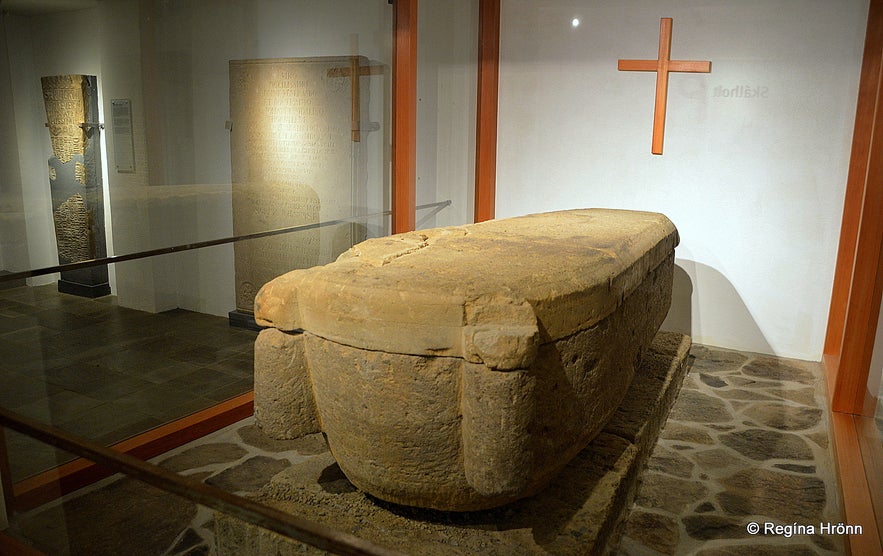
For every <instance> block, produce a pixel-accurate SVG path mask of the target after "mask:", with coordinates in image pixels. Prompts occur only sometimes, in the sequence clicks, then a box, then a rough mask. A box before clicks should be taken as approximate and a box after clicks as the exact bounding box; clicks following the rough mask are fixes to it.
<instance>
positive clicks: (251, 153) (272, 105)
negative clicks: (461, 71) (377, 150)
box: [230, 56, 368, 314]
mask: <svg viewBox="0 0 883 556" xmlns="http://www.w3.org/2000/svg"><path fill="white" fill-rule="evenodd" d="M351 60H352V58H351V57H348V56H340V57H321V58H280V59H268V60H232V61H231V62H230V115H231V120H232V129H231V134H230V151H231V162H232V176H233V233H234V234H235V235H243V234H249V233H254V232H261V231H267V230H275V229H280V228H286V227H290V226H297V225H302V224H316V223H318V222H320V221H327V220H334V219H338V218H347V217H350V216H352V215H353V214H354V213H353V198H354V193H355V189H354V188H355V186H354V184H356V183H359V182H360V176H364V174H365V171H364V168H363V165H364V158H363V157H359V156H355V157H354V155H353V153H354V150H355V148H356V147H354V143H353V142H352V136H351V122H352V113H353V110H352V107H353V104H354V102H356V103H359V104H360V105H367V102H368V87H358V88H357V91H356V94H357V96H358V98H356V99H355V100H354V98H353V87H352V82H351V79H350V77H349V74H348V73H347V74H346V75H341V72H340V69H341V68H346V69H347V70H348V69H349V68H350V64H351ZM359 61H360V65H366V64H367V60H366V59H362V58H359ZM330 70H333V71H330ZM356 229H357V228H355V227H354V226H352V225H350V224H343V225H340V226H334V227H329V228H322V229H319V228H316V229H312V230H308V231H300V232H295V233H289V234H284V235H278V236H273V237H270V238H262V239H256V240H249V241H245V242H238V243H236V244H235V245H234V253H235V271H236V308H237V311H239V312H241V313H246V314H251V313H252V309H253V304H254V296H255V294H256V293H257V290H258V289H260V287H261V286H262V285H263V284H264V283H266V282H268V281H269V280H271V279H273V278H275V277H276V276H278V275H280V274H283V273H285V272H287V271H289V270H292V269H296V268H307V267H311V266H315V265H317V264H324V263H327V262H330V261H332V260H334V258H336V257H337V255H339V254H340V253H342V252H343V251H345V250H346V249H348V248H349V247H350V246H352V244H353V243H354V242H357V241H361V240H362V239H364V238H363V237H354V236H356V235H360V234H358V233H357V232H354V230H356Z"/></svg>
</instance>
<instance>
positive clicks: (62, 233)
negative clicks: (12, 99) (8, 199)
mask: <svg viewBox="0 0 883 556" xmlns="http://www.w3.org/2000/svg"><path fill="white" fill-rule="evenodd" d="M40 81H41V85H42V87H43V103H44V106H45V107H46V123H47V126H48V128H49V139H50V141H51V143H52V156H51V157H50V158H49V162H48V176H49V188H50V191H51V195H52V213H53V214H52V215H53V220H54V223H55V239H56V243H57V246H58V262H59V264H68V263H75V262H80V261H86V260H90V259H96V258H101V257H104V256H106V254H107V247H106V244H105V234H104V196H103V192H102V180H101V146H100V141H99V133H100V128H99V123H98V87H97V81H96V78H95V76H92V75H55V76H51V77H43V78H42V79H41V80H40ZM58 290H59V291H61V292H65V293H71V294H75V295H82V296H85V297H98V296H102V295H107V294H109V293H110V284H109V283H108V277H107V266H95V267H91V268H81V269H77V270H67V271H64V272H62V273H61V279H60V280H59V282H58Z"/></svg>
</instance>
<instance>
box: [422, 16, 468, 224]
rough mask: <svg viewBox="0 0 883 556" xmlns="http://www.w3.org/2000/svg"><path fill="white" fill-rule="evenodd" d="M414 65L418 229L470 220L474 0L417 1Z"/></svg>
mask: <svg viewBox="0 0 883 556" xmlns="http://www.w3.org/2000/svg"><path fill="white" fill-rule="evenodd" d="M417 17H418V27H419V29H418V32H417V40H418V41H419V43H418V49H417V51H418V60H417V65H418V68H419V70H418V71H417V98H418V102H417V205H421V204H425V203H433V202H438V201H448V200H450V201H451V204H450V206H446V207H433V208H430V209H425V210H418V211H417V215H416V223H417V228H418V229H422V228H432V227H435V226H454V225H460V224H468V223H470V222H472V221H473V213H474V209H473V202H474V194H473V192H474V190H475V117H476V106H477V79H478V77H477V76H478V64H477V60H478V0H456V1H453V2H420V6H419V8H418V10H417Z"/></svg>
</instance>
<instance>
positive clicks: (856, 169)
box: [824, 0, 883, 415]
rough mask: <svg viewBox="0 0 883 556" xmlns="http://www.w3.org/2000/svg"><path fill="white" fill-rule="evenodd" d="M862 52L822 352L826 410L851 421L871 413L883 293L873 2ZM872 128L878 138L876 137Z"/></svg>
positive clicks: (882, 166) (882, 127)
mask: <svg viewBox="0 0 883 556" xmlns="http://www.w3.org/2000/svg"><path fill="white" fill-rule="evenodd" d="M864 52H865V53H864V58H863V60H862V73H861V81H860V84H859V95H858V102H857V106H856V118H855V131H854V133H853V141H852V154H851V158H850V164H849V174H848V177H847V183H846V196H845V199H844V205H843V219H842V224H841V229H840V247H839V250H838V253H837V263H836V267H835V274H834V285H833V290H832V294H831V306H830V311H829V313H828V328H827V334H826V337H825V348H824V355H825V363H826V366H827V367H828V381H829V382H828V385H829V390H830V392H831V403H832V405H831V407H832V409H833V410H834V411H838V412H843V413H851V414H854V415H862V414H867V412H868V411H869V408H868V404H869V400H868V395H869V393H868V392H867V384H868V378H869V373H870V365H871V355H872V352H873V348H874V340H875V336H876V332H877V319H878V318H879V310H880V296H881V291H883V272H880V265H881V262H883V259H881V252H880V250H881V240H883V218H880V217H879V215H880V214H883V111H880V113H879V114H877V113H876V110H875V107H876V105H877V99H878V97H879V96H880V95H881V93H883V87H881V77H883V74H881V72H883V60H881V53H883V0H871V3H870V9H869V11H868V27H867V34H866V36H865V51H864ZM881 101H883V99H881ZM875 128H876V129H877V130H878V131H881V132H880V133H877V134H876V136H875V134H874V129H875Z"/></svg>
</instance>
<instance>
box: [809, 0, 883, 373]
mask: <svg viewBox="0 0 883 556" xmlns="http://www.w3.org/2000/svg"><path fill="white" fill-rule="evenodd" d="M881 52H883V2H881V1H880V0H874V1H872V2H871V5H870V9H869V11H868V27H867V33H866V35H865V50H864V58H863V60H862V73H861V81H860V82H859V92H858V102H857V105H856V117H855V129H854V132H853V136H852V156H851V158H850V161H849V174H848V176H847V181H846V197H845V201H844V204H843V218H842V221H841V224H840V247H839V249H838V251H837V263H836V267H835V271H834V286H833V290H832V293H831V305H830V310H829V311H828V328H827V332H826V335H825V348H824V353H825V354H826V355H832V356H836V357H839V356H840V351H841V348H842V345H843V331H844V326H845V325H846V307H847V304H848V302H849V291H850V287H851V282H852V271H853V267H854V266H855V264H856V258H855V249H856V245H857V242H858V229H859V221H860V220H861V215H862V198H863V197H864V193H865V188H866V186H867V175H868V160H869V156H870V151H871V137H872V135H873V130H874V113H875V106H876V104H877V97H878V96H879V94H880V79H879V76H880V71H881V65H883V55H881Z"/></svg>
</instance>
